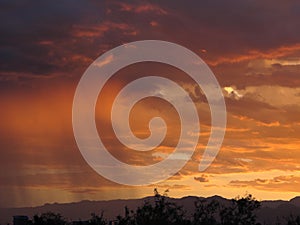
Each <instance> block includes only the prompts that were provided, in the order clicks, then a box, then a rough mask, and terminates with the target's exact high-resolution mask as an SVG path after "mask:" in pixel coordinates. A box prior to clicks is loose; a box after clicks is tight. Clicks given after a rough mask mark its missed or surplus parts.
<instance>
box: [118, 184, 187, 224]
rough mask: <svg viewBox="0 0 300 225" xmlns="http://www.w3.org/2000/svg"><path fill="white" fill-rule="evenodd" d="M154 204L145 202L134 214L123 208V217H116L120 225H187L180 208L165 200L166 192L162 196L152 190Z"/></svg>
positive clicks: (155, 190)
mask: <svg viewBox="0 0 300 225" xmlns="http://www.w3.org/2000/svg"><path fill="white" fill-rule="evenodd" d="M154 200H155V202H154V204H151V203H150V202H149V201H146V202H145V203H144V205H142V206H141V207H138V208H137V210H136V212H135V213H134V212H133V211H131V213H130V212H129V210H128V208H125V217H120V216H119V217H118V221H119V224H120V225H154V224H155V225H188V224H190V221H189V220H187V219H185V213H184V210H183V209H182V207H179V206H177V205H176V204H175V203H172V202H169V201H168V200H167V191H165V192H164V194H163V195H161V194H159V192H158V191H157V189H154Z"/></svg>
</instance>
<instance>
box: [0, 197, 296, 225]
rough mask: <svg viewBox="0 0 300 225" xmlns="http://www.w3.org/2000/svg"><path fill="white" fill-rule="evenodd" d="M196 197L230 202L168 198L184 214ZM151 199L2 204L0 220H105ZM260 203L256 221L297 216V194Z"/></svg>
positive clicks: (270, 221)
mask: <svg viewBox="0 0 300 225" xmlns="http://www.w3.org/2000/svg"><path fill="white" fill-rule="evenodd" d="M198 199H201V200H207V201H208V202H210V201H213V200H215V201H218V202H219V203H221V204H223V205H229V204H230V202H231V200H230V199H226V198H223V197H221V196H212V197H207V198H203V197H196V196H187V197H183V198H170V197H168V201H170V202H174V203H176V204H177V205H179V206H183V208H184V209H185V210H186V211H187V215H191V214H192V213H193V211H194V209H195V205H194V203H195V201H197V200H198ZM146 201H149V202H154V197H152V196H151V197H145V198H141V199H129V200H122V199H119V200H108V201H89V200H84V201H80V202H74V203H53V204H49V203H47V204H45V205H43V206H37V207H23V208H2V209H0V224H7V223H11V224H12V218H13V216H14V215H26V216H28V217H29V218H32V216H33V215H34V214H37V213H43V212H49V211H51V212H56V213H60V214H61V215H63V216H64V217H65V218H66V219H68V220H86V219H88V218H90V216H91V213H101V212H102V211H103V213H104V217H105V218H106V219H108V220H113V219H115V218H116V217H117V216H118V215H124V208H125V206H127V207H128V208H129V209H132V210H135V209H136V208H137V207H138V206H141V205H142V204H143V203H144V202H146ZM261 205H262V207H261V208H260V209H259V210H258V212H257V216H258V221H260V222H261V223H262V224H263V223H266V224H274V223H275V222H276V221H278V218H283V217H288V216H290V214H293V215H295V216H298V215H299V216H300V197H295V198H293V199H291V200H290V201H283V200H275V201H269V200H268V201H261Z"/></svg>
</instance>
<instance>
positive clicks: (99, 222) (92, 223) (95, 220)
mask: <svg viewBox="0 0 300 225" xmlns="http://www.w3.org/2000/svg"><path fill="white" fill-rule="evenodd" d="M91 216H92V218H91V219H90V220H89V225H105V224H106V221H105V219H104V217H103V212H101V214H100V215H97V214H95V213H92V214H91Z"/></svg>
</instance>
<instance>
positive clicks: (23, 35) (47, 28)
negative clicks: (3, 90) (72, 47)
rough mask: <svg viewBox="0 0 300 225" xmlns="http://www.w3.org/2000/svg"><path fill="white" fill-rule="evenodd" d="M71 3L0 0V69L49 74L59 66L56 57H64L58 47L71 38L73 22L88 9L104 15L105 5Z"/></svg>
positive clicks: (60, 58)
mask: <svg viewBox="0 0 300 225" xmlns="http://www.w3.org/2000/svg"><path fill="white" fill-rule="evenodd" d="M70 3H71V2H70V1H38V2H36V1H25V0H24V1H1V3H0V4H1V7H0V8H1V14H0V20H1V23H0V29H1V36H0V43H1V47H0V58H1V68H0V69H1V70H2V71H15V72H30V73H33V74H48V73H51V72H53V71H55V69H57V67H58V68H59V67H60V66H61V65H60V64H59V63H58V62H57V60H58V59H56V57H59V60H63V57H67V55H64V56H63V55H62V54H61V53H60V52H62V51H63V50H61V49H59V47H60V48H63V46H64V45H65V44H64V43H65V42H67V40H69V42H70V41H71V30H72V26H73V25H74V24H77V23H80V22H81V21H83V18H84V15H85V14H87V13H90V14H96V13H97V16H98V18H101V16H103V15H104V13H103V10H104V7H98V8H97V9H96V7H95V6H94V4H93V3H92V2H90V1H81V0H76V1H72V4H70ZM102 5H103V4H102ZM89 18H90V17H89ZM67 43H68V42H67ZM58 51H60V52H58Z"/></svg>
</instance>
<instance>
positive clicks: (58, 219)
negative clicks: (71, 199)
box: [32, 212, 67, 225]
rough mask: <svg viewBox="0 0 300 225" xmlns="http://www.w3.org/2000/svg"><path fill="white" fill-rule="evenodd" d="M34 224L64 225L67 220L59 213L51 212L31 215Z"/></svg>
mask: <svg viewBox="0 0 300 225" xmlns="http://www.w3.org/2000/svg"><path fill="white" fill-rule="evenodd" d="M32 222H33V224H34V225H66V224H67V221H66V220H65V219H64V218H63V217H62V216H61V215H60V214H59V213H53V212H46V213H42V214H41V215H37V214H36V215H34V216H33V221H32Z"/></svg>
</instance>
